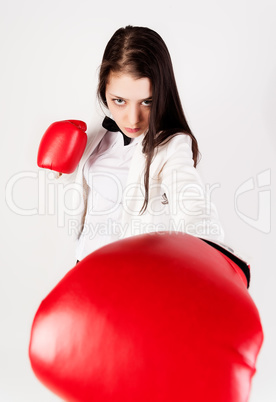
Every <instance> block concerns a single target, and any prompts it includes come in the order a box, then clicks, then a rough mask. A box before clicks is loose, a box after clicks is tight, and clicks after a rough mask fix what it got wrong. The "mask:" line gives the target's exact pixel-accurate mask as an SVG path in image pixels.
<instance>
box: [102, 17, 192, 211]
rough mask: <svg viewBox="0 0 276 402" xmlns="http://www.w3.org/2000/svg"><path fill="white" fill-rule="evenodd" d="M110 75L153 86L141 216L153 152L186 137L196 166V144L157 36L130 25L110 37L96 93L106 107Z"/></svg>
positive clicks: (168, 63) (146, 135)
mask: <svg viewBox="0 0 276 402" xmlns="http://www.w3.org/2000/svg"><path fill="white" fill-rule="evenodd" d="M111 71H112V72H123V73H126V74H130V75H132V76H133V77H135V78H144V77H147V78H149V79H150V81H151V84H152V104H151V112H150V119H149V128H148V131H147V133H145V137H144V140H143V153H144V154H145V155H146V169H145V175H144V185H145V199H144V204H143V206H142V209H141V211H140V212H141V213H143V212H144V211H145V210H146V208H147V205H148V200H149V172H150V165H151V161H152V158H153V154H154V149H155V148H156V147H157V146H158V145H161V144H162V143H164V142H166V141H167V140H169V138H170V137H172V136H173V135H175V134H176V133H185V134H187V135H189V136H190V137H191V140H192V152H193V160H194V166H196V165H197V161H198V154H199V151H198V144H197V140H196V138H195V137H194V135H193V133H192V131H191V129H190V127H189V125H188V123H187V120H186V118H185V115H184V111H183V108H182V105H181V100H180V97H179V93H178V89H177V85H176V81H175V77H174V72H173V66H172V61H171V57H170V54H169V51H168V48H167V46H166V44H165V42H164V41H163V39H162V38H161V37H160V35H159V34H158V33H156V32H155V31H153V30H151V29H149V28H145V27H133V26H130V25H129V26H127V27H125V28H120V29H118V30H117V31H116V32H115V33H114V35H113V36H112V37H111V39H110V40H109V42H108V43H107V46H106V48H105V51H104V55H103V59H102V63H101V67H100V73H99V84H98V91H97V93H98V97H99V99H100V101H101V102H102V103H103V104H104V105H105V106H107V102H106V97H105V91H106V84H107V81H108V77H109V74H110V72H111Z"/></svg>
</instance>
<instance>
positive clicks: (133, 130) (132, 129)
mask: <svg viewBox="0 0 276 402" xmlns="http://www.w3.org/2000/svg"><path fill="white" fill-rule="evenodd" d="M125 130H126V131H127V132H128V133H129V134H135V133H138V131H140V128H129V127H126V128H125Z"/></svg>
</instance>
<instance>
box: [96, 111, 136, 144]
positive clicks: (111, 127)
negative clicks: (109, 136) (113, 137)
mask: <svg viewBox="0 0 276 402" xmlns="http://www.w3.org/2000/svg"><path fill="white" fill-rule="evenodd" d="M102 126H103V128H105V129H106V130H108V131H111V132H118V131H120V133H122V135H123V138H124V146H125V145H128V144H130V141H131V138H129V137H128V136H126V135H125V134H124V133H123V132H122V131H121V130H120V129H119V127H118V126H117V124H116V123H115V121H114V120H112V119H111V118H110V117H107V116H106V117H105V118H104V120H103V122H102Z"/></svg>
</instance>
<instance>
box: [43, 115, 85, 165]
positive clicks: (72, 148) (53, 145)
mask: <svg viewBox="0 0 276 402" xmlns="http://www.w3.org/2000/svg"><path fill="white" fill-rule="evenodd" d="M86 129H87V127H86V124H85V123H84V122H83V121H80V120H64V121H58V122H56V123H53V124H51V125H50V127H49V128H48V129H47V130H46V132H45V134H44V135H43V137H42V139H41V142H40V145H39V149H38V155H37V164H38V166H39V167H42V168H47V169H51V170H55V171H56V172H60V173H72V172H74V170H75V169H76V167H77V165H78V163H79V161H80V159H81V157H82V154H83V152H84V149H85V146H86V143H87V135H86V133H85V131H86Z"/></svg>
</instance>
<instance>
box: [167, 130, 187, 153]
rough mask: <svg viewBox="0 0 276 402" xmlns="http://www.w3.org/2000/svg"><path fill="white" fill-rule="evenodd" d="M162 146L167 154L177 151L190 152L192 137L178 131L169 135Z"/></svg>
mask: <svg viewBox="0 0 276 402" xmlns="http://www.w3.org/2000/svg"><path fill="white" fill-rule="evenodd" d="M163 147H164V148H165V150H166V153H167V155H171V154H173V153H176V152H179V153H182V152H183V151H184V152H188V153H190V152H192V139H191V137H190V136H189V135H188V134H186V133H183V132H178V133H175V134H173V135H172V136H171V137H169V138H168V139H167V140H166V141H165V142H164V143H163Z"/></svg>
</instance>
